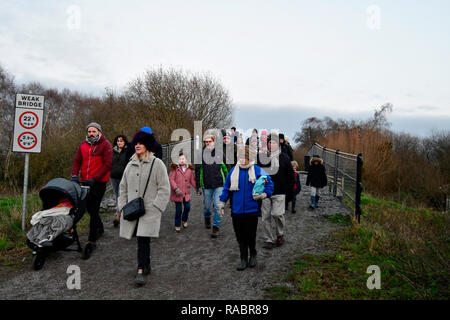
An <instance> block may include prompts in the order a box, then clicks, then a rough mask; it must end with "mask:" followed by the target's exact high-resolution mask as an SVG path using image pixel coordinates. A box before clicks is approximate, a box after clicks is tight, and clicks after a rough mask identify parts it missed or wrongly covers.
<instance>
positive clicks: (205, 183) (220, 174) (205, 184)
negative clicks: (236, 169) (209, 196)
mask: <svg viewBox="0 0 450 320" xmlns="http://www.w3.org/2000/svg"><path fill="white" fill-rule="evenodd" d="M204 150H205V148H203V151H204ZM211 156H212V157H214V159H215V162H214V163H212V164H207V163H206V162H205V159H203V160H202V164H196V165H195V183H196V186H197V188H202V189H216V188H219V187H223V186H224V185H225V179H226V177H227V175H228V168H227V166H226V165H225V163H224V162H223V157H224V156H223V153H221V152H219V151H217V150H216V149H214V150H212V152H211Z"/></svg>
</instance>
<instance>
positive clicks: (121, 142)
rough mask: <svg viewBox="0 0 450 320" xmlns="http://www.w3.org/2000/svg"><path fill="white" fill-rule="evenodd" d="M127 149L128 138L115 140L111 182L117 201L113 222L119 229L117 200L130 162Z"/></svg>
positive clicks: (122, 137) (119, 136)
mask: <svg viewBox="0 0 450 320" xmlns="http://www.w3.org/2000/svg"><path fill="white" fill-rule="evenodd" d="M127 148H128V140H127V137H126V136H124V135H122V134H121V135H118V136H117V137H115V138H114V142H113V159H112V168H111V176H110V180H111V185H112V188H113V191H114V196H115V200H116V214H115V216H114V221H113V224H114V227H115V228H117V227H118V226H119V223H120V211H119V206H118V203H117V198H118V197H119V184H120V180H121V179H122V175H123V171H124V170H125V167H126V166H127V163H128V161H129V160H130V159H128V158H127V157H126V154H127Z"/></svg>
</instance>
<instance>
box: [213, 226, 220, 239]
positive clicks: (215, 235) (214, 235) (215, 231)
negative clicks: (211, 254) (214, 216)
mask: <svg viewBox="0 0 450 320" xmlns="http://www.w3.org/2000/svg"><path fill="white" fill-rule="evenodd" d="M218 236H219V228H218V227H216V226H213V229H212V233H211V238H217V237H218Z"/></svg>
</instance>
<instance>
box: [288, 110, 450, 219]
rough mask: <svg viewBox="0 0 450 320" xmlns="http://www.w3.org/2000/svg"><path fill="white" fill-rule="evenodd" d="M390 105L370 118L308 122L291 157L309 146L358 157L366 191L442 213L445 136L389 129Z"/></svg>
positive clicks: (449, 145) (448, 175)
mask: <svg viewBox="0 0 450 320" xmlns="http://www.w3.org/2000/svg"><path fill="white" fill-rule="evenodd" d="M392 109H393V106H392V104H389V103H387V104H384V105H383V106H381V107H380V108H379V109H376V110H375V112H374V115H373V117H371V118H369V119H366V120H361V121H355V120H351V121H348V120H342V119H338V120H334V119H332V118H330V117H325V118H323V119H320V118H316V117H311V118H308V119H306V120H305V121H303V123H302V126H301V129H300V131H298V132H297V133H296V135H295V137H294V140H295V142H296V143H298V144H299V147H298V149H297V150H296V157H297V158H301V157H303V155H305V154H306V153H307V151H308V149H309V148H310V147H311V145H312V144H313V143H314V141H317V142H318V143H319V144H321V145H322V146H326V147H328V148H331V149H335V150H342V151H345V152H349V153H354V154H358V153H362V154H363V158H364V165H363V171H362V180H363V184H364V189H365V191H366V192H368V193H370V194H372V195H373V196H378V197H384V198H387V199H391V200H396V201H399V202H403V203H405V204H408V205H416V206H417V205H418V206H425V207H432V208H435V209H438V210H442V209H444V203H445V202H444V201H445V196H446V194H449V193H450V190H449V186H450V132H449V131H446V130H442V131H435V132H433V133H432V134H431V135H430V136H429V137H426V138H419V137H416V136H412V135H410V134H406V133H396V132H393V131H392V130H391V129H390V126H391V124H390V122H389V121H388V113H390V112H392Z"/></svg>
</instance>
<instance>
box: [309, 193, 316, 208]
mask: <svg viewBox="0 0 450 320" xmlns="http://www.w3.org/2000/svg"><path fill="white" fill-rule="evenodd" d="M309 207H310V208H311V209H314V208H315V207H316V197H315V196H311V203H310V204H309Z"/></svg>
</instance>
